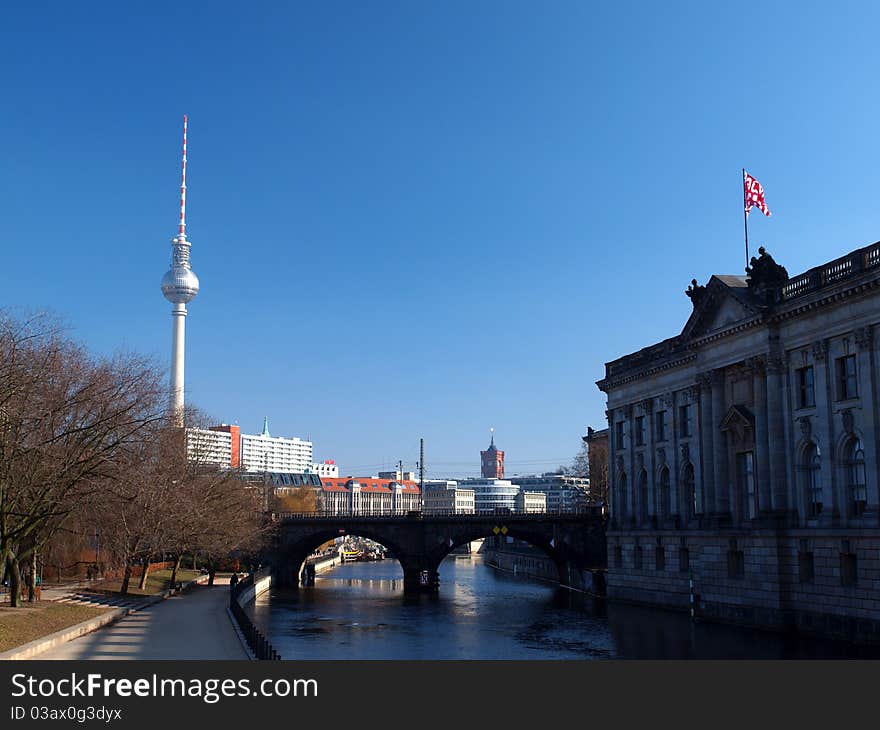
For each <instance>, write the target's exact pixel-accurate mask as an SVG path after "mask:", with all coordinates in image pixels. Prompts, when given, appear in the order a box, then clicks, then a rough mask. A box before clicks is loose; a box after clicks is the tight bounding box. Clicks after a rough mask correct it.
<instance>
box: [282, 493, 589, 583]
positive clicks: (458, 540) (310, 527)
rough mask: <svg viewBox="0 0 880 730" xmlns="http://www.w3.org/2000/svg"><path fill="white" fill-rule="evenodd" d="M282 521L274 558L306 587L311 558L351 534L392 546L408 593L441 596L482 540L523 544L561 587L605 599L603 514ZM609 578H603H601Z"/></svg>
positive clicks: (289, 517) (289, 579) (286, 579)
mask: <svg viewBox="0 0 880 730" xmlns="http://www.w3.org/2000/svg"><path fill="white" fill-rule="evenodd" d="M272 519H273V520H275V521H276V522H278V523H279V524H278V531H277V533H276V540H275V544H274V547H273V550H272V555H271V557H270V561H271V564H272V565H273V570H274V573H275V579H276V582H277V583H279V584H281V585H285V586H289V587H293V586H296V585H298V584H299V580H298V576H299V572H300V567H301V566H302V564H303V562H304V561H305V559H306V557H308V555H310V554H311V553H312V552H313V551H314V550H315V549H317V548H318V546H320V545H322V544H324V543H325V542H327V541H328V540H332V539H334V538H337V537H341V536H343V535H352V536H358V537H364V538H367V539H369V540H373V541H375V542H377V543H379V544H381V545H384V546H385V548H387V549H388V550H389V551H390V552H391V553H392V554H393V556H394V557H395V558H396V559H397V561H398V562H399V563H400V565H401V567H402V568H403V585H404V593H423V592H433V591H436V590H438V586H439V580H438V577H437V569H438V568H439V566H440V563H441V562H442V561H443V559H444V558H445V557H446V556H447V555H449V553H450V552H452V551H453V550H454V549H455V548H457V547H458V546H459V545H464V544H465V543H468V542H471V541H472V540H478V539H480V538H493V537H499V538H503V537H505V536H507V537H512V538H515V539H517V540H522V541H524V542H526V543H528V544H530V545H532V546H534V547H536V548H539V549H540V550H543V551H544V552H545V553H546V554H547V555H548V556H549V557H550V558H551V559H552V560H553V562H554V563H555V564H556V568H557V571H558V572H559V582H560V584H562V585H564V586H569V587H571V588H576V589H580V590H592V591H595V592H602V593H604V570H605V567H606V556H605V519H604V518H603V516H602V514H601V512H600V510H599V509H598V508H596V509H589V510H587V511H582V512H577V513H557V514H546V513H545V514H513V513H512V514H495V513H493V514H474V515H462V514H455V515H445V516H444V515H424V516H423V515H422V514H421V513H418V512H416V513H412V512H411V513H409V514H407V515H375V516H368V515H324V514H320V513H319V514H299V513H285V512H280V513H274V514H273V515H272ZM600 573H601V575H597V574H600Z"/></svg>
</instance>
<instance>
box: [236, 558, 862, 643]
mask: <svg viewBox="0 0 880 730" xmlns="http://www.w3.org/2000/svg"><path fill="white" fill-rule="evenodd" d="M252 611H253V617H254V620H255V622H256V623H257V625H258V626H260V627H261V628H262V629H263V630H264V632H265V633H267V634H268V636H269V638H270V640H271V642H272V644H273V645H274V647H275V648H276V649H277V650H278V652H279V653H280V654H281V656H282V657H284V658H285V659H606V658H629V659H681V658H707V659H731V658H742V659H750V658H754V659H759V658H761V659H764V658H766V659H779V658H809V657H817V658H845V657H864V658H880V650H874V649H867V648H864V647H854V646H852V645H849V644H844V643H842V642H840V643H839V642H826V641H818V640H807V639H800V640H797V639H793V638H788V637H784V636H780V635H777V634H773V633H769V632H761V631H752V630H748V629H740V628H734V627H727V626H719V625H714V624H693V623H691V621H690V620H689V618H688V617H687V616H686V615H682V614H677V613H672V612H666V611H658V610H651V609H645V608H636V607H631V606H621V605H609V606H607V607H606V606H605V604H604V602H598V601H594V600H593V599H590V598H588V597H584V596H582V595H580V594H572V593H570V592H569V591H564V590H560V589H558V588H557V587H555V586H553V585H550V584H543V583H539V582H535V581H531V580H527V579H522V578H517V577H514V576H512V575H510V574H509V573H504V572H500V571H497V570H495V569H494V568H491V567H489V566H487V565H485V564H484V563H483V560H482V558H480V557H477V556H474V557H450V558H447V559H446V560H445V561H444V562H443V564H442V565H441V566H440V594H439V595H438V596H421V597H418V598H415V599H409V598H407V599H404V597H403V571H402V570H401V569H400V565H399V564H398V563H397V562H396V561H394V560H384V561H381V562H376V563H346V564H345V565H341V566H339V567H337V568H334V569H333V570H332V571H329V572H327V573H322V574H320V575H319V576H318V578H317V581H316V585H315V586H314V587H311V588H300V589H299V590H298V591H281V590H273V591H272V592H271V593H267V594H264V595H262V596H260V597H259V598H258V599H257V601H256V603H255V604H254V605H253V608H252Z"/></svg>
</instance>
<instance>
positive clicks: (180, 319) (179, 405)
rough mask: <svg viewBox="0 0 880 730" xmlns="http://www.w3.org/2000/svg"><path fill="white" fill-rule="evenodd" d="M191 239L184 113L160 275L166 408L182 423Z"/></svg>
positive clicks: (193, 287) (195, 289)
mask: <svg viewBox="0 0 880 730" xmlns="http://www.w3.org/2000/svg"><path fill="white" fill-rule="evenodd" d="M189 248H190V242H189V241H187V240H186V115H184V117H183V168H182V172H181V179H180V228H179V229H178V232H177V237H176V238H172V239H171V268H170V269H168V271H167V272H165V276H163V277H162V294H164V295H165V298H166V299H167V300H168V301H169V302H171V303H172V304H173V305H174V306H173V307H172V308H171V318H172V321H173V322H174V329H173V334H172V336H171V397H170V402H169V411H170V415H171V417H172V418H173V419H174V421H175V422H176V423H177V425H178V426H182V425H183V361H184V354H185V346H186V303H187V302H191V301H192V300H193V299H194V298H195V296H196V294H198V293H199V279H198V277H197V276H196V275H195V274H194V273H193V270H192V269H191V268H190V267H189Z"/></svg>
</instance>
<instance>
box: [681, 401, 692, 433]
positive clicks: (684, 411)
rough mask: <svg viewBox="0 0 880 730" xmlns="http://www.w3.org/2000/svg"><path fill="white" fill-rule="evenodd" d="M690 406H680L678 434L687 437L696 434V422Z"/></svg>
mask: <svg viewBox="0 0 880 730" xmlns="http://www.w3.org/2000/svg"><path fill="white" fill-rule="evenodd" d="M692 419H693V417H692V416H691V407H690V406H679V407H678V435H679V437H680V438H683V439H686V438H690V437H691V436H693V435H694V423H693V420H692Z"/></svg>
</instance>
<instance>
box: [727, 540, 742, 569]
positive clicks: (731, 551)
mask: <svg viewBox="0 0 880 730" xmlns="http://www.w3.org/2000/svg"><path fill="white" fill-rule="evenodd" d="M745 574H746V559H745V554H744V553H743V551H742V550H740V549H739V547H738V546H737V542H736V540H731V541H730V544H729V547H728V550H727V577H728V578H742V577H743V576H745Z"/></svg>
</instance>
